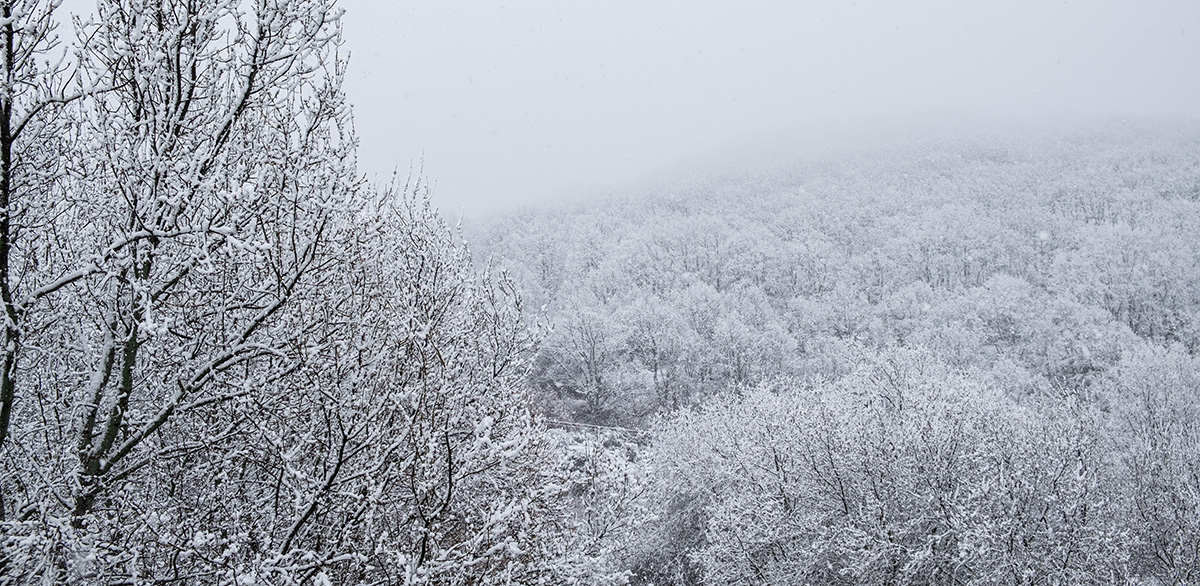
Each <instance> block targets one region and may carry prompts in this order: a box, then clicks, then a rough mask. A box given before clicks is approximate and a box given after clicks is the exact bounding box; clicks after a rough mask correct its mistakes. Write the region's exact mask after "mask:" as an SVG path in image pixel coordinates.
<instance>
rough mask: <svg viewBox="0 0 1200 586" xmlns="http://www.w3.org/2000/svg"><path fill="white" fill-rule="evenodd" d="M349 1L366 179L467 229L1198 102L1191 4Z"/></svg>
mask: <svg viewBox="0 0 1200 586" xmlns="http://www.w3.org/2000/svg"><path fill="white" fill-rule="evenodd" d="M344 7H345V8H346V10H347V13H346V16H345V19H344V32H345V36H346V47H347V49H348V50H349V51H350V52H351V55H352V57H351V64H350V69H349V73H348V75H347V80H346V84H347V91H348V93H349V97H350V100H351V102H352V103H353V104H354V105H355V113H356V120H357V130H358V133H359V136H360V138H361V149H360V154H359V157H360V159H359V160H360V165H361V168H362V170H363V171H365V172H366V173H368V174H370V175H374V176H386V175H388V174H389V173H391V172H392V171H393V170H398V171H399V172H400V173H401V174H402V175H408V174H410V173H412V174H421V175H423V176H425V177H426V178H427V179H428V180H430V181H431V182H432V183H433V185H434V186H435V187H434V198H435V201H436V202H437V203H438V204H439V205H441V206H442V207H443V208H446V209H448V211H449V210H458V211H460V212H465V213H467V214H468V215H470V214H471V213H473V212H475V211H477V210H484V209H492V208H498V207H503V206H509V205H512V204H519V203H528V202H535V201H543V200H547V199H551V198H561V197H566V196H568V195H570V194H576V193H593V192H598V191H604V190H606V189H610V188H613V187H617V186H621V185H628V184H631V183H635V182H637V181H639V180H640V179H641V178H643V177H645V176H646V175H648V174H653V173H656V172H660V171H661V170H662V169H665V168H671V167H673V166H676V165H678V164H680V163H682V162H685V161H688V160H691V159H694V158H696V157H703V156H705V155H709V154H711V153H713V152H718V151H721V150H723V149H728V148H730V145H736V144H738V143H739V142H742V141H746V140H756V139H757V138H758V137H763V136H774V137H778V136H787V135H794V136H804V135H805V134H812V133H813V132H814V129H817V128H820V129H825V130H822V132H825V131H827V129H829V128H830V127H835V128H836V127H855V128H860V129H861V128H863V127H867V128H869V127H871V126H873V125H875V124H891V123H895V122H897V121H903V120H939V119H946V118H955V119H993V120H1007V119H1020V120H1026V121H1028V120H1035V121H1036V120H1042V119H1047V120H1049V119H1061V118H1063V117H1090V116H1110V115H1119V116H1187V117H1195V116H1196V114H1197V110H1198V108H1200V75H1197V73H1198V72H1200V63H1198V62H1197V60H1198V59H1200V4H1197V3H1195V2H1187V1H1182V0H1171V1H1163V0H1153V1H1148V2H1097V1H1094V0H1087V1H1083V0H1070V1H1065V2H1045V1H1041V0H1016V1H1013V0H1007V1H1004V2H999V1H988V2H969V3H968V2H952V1H930V0H924V1H917V2H903V3H900V2H894V3H879V2H854V3H851V2H840V1H838V2H834V1H825V2H804V3H797V2H752V3H737V5H734V3H730V2H711V1H705V2H696V1H691V2H675V1H668V2H653V3H645V2H632V1H614V2H602V3H601V2H595V3H584V2H560V1H526V2H516V3H507V2H505V3H500V2H487V3H479V2H470V3H468V2H462V1H449V2H421V3H400V2H393V1H391V0H370V1H367V0H356V1H354V2H346V3H345V4H344ZM917 125H918V126H919V123H918V124H917Z"/></svg>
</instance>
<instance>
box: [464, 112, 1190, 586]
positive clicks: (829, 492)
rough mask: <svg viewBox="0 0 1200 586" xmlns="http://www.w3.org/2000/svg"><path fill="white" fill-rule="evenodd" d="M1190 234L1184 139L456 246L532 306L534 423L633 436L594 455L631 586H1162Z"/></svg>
mask: <svg viewBox="0 0 1200 586" xmlns="http://www.w3.org/2000/svg"><path fill="white" fill-rule="evenodd" d="M1197 234H1200V128H1198V127H1196V126H1195V125H1189V124H1187V123H1178V122H1175V123H1162V122H1139V123H1133V124H1130V123H1117V122H1104V121H1099V122H1096V123H1094V124H1091V125H1089V126H1086V127H1082V128H1079V127H1077V128H1073V129H1065V130H1062V131H1060V132H1055V133H1049V132H1042V133H1038V134H1034V133H1029V132H1007V133H1006V132H992V133H985V134H984V135H983V136H979V135H958V136H951V137H942V138H940V139H938V140H928V141H917V140H913V141H911V142H910V143H909V144H907V145H901V146H891V147H879V148H871V149H867V148H860V149H858V150H845V151H843V152H841V153H835V154H831V155H829V154H827V155H820V156H812V155H809V156H801V157H794V158H782V159H780V160H778V161H777V162H775V163H773V164H770V165H761V166H759V167H757V168H753V169H752V170H749V171H742V172H739V173H728V174H725V175H718V174H713V175H710V176H701V177H697V178H695V179H694V180H692V181H688V182H683V183H681V184H679V185H677V186H676V187H673V188H670V189H667V190H664V191H659V192H654V193H648V194H646V193H644V194H638V195H636V196H628V197H623V198H613V199H610V200H606V201H594V202H591V203H586V204H576V205H573V206H560V207H558V208H552V209H547V208H542V209H529V210H525V211H523V212H521V213H517V214H512V215H510V216H508V217H506V218H503V219H499V220H496V221H494V222H492V223H491V224H488V225H486V226H485V227H483V228H482V229H481V231H480V234H479V236H478V237H476V242H475V245H476V249H477V250H486V251H487V252H488V253H489V254H491V255H493V256H494V257H495V258H497V259H504V261H503V262H504V263H505V265H504V266H507V267H508V270H509V272H510V274H511V275H513V276H514V278H515V279H516V280H517V281H518V282H519V283H520V284H521V290H522V291H523V297H524V299H525V302H526V303H527V304H531V303H532V304H536V305H541V306H543V308H544V309H543V314H542V320H543V322H544V324H545V327H546V330H547V331H546V333H545V336H544V339H543V341H542V344H541V347H540V349H539V351H538V353H537V355H536V360H535V363H534V366H533V370H532V373H531V378H530V384H531V386H532V387H533V389H534V390H535V392H536V393H537V396H538V397H539V400H540V402H541V404H542V407H543V409H544V410H545V413H546V416H547V418H548V419H549V420H551V421H562V422H574V423H580V424H596V425H600V426H607V427H616V428H621V427H624V428H636V429H649V430H650V431H649V433H648V435H646V436H640V437H641V439H640V440H639V443H640V445H641V446H642V447H641V448H640V449H638V450H630V449H628V448H621V449H624V450H626V451H631V453H632V452H636V457H633V456H630V457H627V458H626V460H627V461H628V462H629V463H628V466H629V470H633V471H637V473H638V474H641V475H642V476H640V478H641V480H640V481H639V482H641V484H640V485H639V486H640V487H641V488H640V489H639V490H643V491H644V492H643V494H642V498H643V499H644V500H643V501H642V502H641V505H640V506H643V507H645V509H644V510H643V511H642V513H641V514H642V515H644V518H645V519H648V521H645V522H644V524H641V525H638V526H637V528H636V529H635V530H632V531H631V532H630V533H628V534H625V536H624V537H620V538H613V539H615V540H616V541H615V542H614V546H615V544H619V545H620V547H619V549H620V550H621V551H622V557H620V559H621V560H622V561H621V563H623V564H625V565H624V566H622V567H624V568H626V569H628V570H630V571H631V572H632V574H631V577H632V579H633V581H634V583H645V584H650V583H654V584H664V583H674V584H696V583H707V584H809V583H811V584H932V583H937V584H966V583H970V584H982V583H987V584H1084V583H1094V584H1110V583H1127V582H1139V581H1142V582H1145V583H1156V584H1158V583H1161V584H1187V583H1194V582H1195V581H1196V580H1197V579H1200V573H1198V572H1200V569H1198V568H1200V443H1198V441H1200V425H1198V424H1200V419H1198V418H1197V417H1198V415H1200V386H1198V385H1200V370H1198V368H1200V362H1198V360H1197V357H1196V350H1197V347H1198V344H1200V272H1198V271H1197V270H1196V267H1197V266H1200V238H1197V236H1196V235H1197ZM481 244H485V245H486V246H481ZM607 433H616V432H615V431H613V430H610V431H609V432H607ZM619 437H621V435H620V434H617V435H615V436H613V438H611V441H614V442H615V439H616V438H619ZM626 473H632V472H628V471H627V472H626Z"/></svg>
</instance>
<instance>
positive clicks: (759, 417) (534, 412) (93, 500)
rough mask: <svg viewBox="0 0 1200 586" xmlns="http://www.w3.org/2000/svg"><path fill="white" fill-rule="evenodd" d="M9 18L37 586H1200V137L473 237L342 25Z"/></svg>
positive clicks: (700, 192) (6, 548)
mask: <svg viewBox="0 0 1200 586" xmlns="http://www.w3.org/2000/svg"><path fill="white" fill-rule="evenodd" d="M60 6H61V3H59V2H57V1H52V0H11V1H8V0H0V38H3V39H4V41H5V42H4V43H0V53H2V54H3V59H0V67H2V68H3V73H4V75H0V306H2V308H3V312H4V316H5V321H4V344H3V345H2V346H0V365H2V366H0V585H3V586H8V585H10V584H58V583H66V584H98V585H99V584H103V585H117V584H121V585H141V584H189V585H191V584H214V585H216V584H219V585H230V586H248V585H252V584H281V585H301V584H303V585H306V586H307V585H312V584H316V585H319V586H320V585H328V584H339V585H341V584H363V585H367V584H404V585H412V586H416V585H466V584H471V585H475V584H594V585H609V584H611V585H616V584H643V585H650V584H657V585H664V584H713V585H715V584H764V585H765V584H845V585H859V584H862V585H868V584H870V585H876V584H878V585H884V584H887V585H895V584H914V585H915V584H945V585H958V584H1021V585H1025V584H1029V585H1034V584H1037V585H1042V584H1045V585H1057V584H1194V583H1196V582H1197V581H1200V571H1198V570H1197V568H1198V567H1200V358H1198V357H1197V356H1196V350H1197V346H1198V345H1200V287H1198V285H1200V282H1197V281H1198V279H1200V276H1198V275H1200V272H1198V271H1197V270H1196V269H1195V267H1197V266H1200V263H1198V262H1197V261H1200V239H1198V238H1196V234H1197V233H1198V232H1197V230H1196V229H1197V228H1198V227H1200V128H1197V127H1196V126H1194V125H1191V124H1190V123H1183V122H1135V123H1133V124H1118V123H1106V122H1097V123H1094V124H1091V125H1090V126H1087V129H1086V130H1078V129H1075V130H1070V131H1062V132H1058V133H1039V134H1036V135H1035V134H1029V133H1023V132H1007V133H1006V132H993V133H985V134H974V133H963V134H959V135H955V136H952V137H948V138H940V139H937V140H926V141H917V140H912V141H907V142H905V141H901V142H902V143H904V144H897V145H894V146H889V147H881V146H875V147H861V148H858V149H857V150H853V149H851V150H844V151H828V152H824V153H813V152H806V153H803V154H800V155H796V156H784V157H780V158H778V159H776V161H775V162H774V163H771V164H764V165H759V166H756V167H749V169H751V170H746V171H741V172H737V173H717V172H712V173H701V174H697V175H696V176H694V177H692V178H689V179H687V180H681V181H679V182H676V183H674V184H671V185H670V186H668V187H663V188H661V189H656V190H653V191H651V192H649V193H639V194H637V195H636V196H629V197H613V198H610V199H604V200H594V201H590V202H580V203H575V204H572V205H561V206H546V207H543V208H538V209H530V210H526V211H523V212H520V213H514V214H511V215H507V216H504V217H500V218H496V219H494V220H492V221H489V222H487V223H485V224H479V225H472V226H468V227H466V228H461V229H456V228H452V227H450V226H449V225H448V224H447V223H446V222H445V221H444V220H443V219H442V217H441V215H440V214H439V213H438V211H437V210H435V209H434V208H433V206H432V205H431V204H430V199H429V197H430V196H429V191H428V190H427V189H426V187H424V183H423V181H424V179H423V178H412V179H410V180H408V181H407V182H406V181H403V180H401V181H393V182H389V183H373V182H370V181H367V180H366V179H364V178H363V177H362V176H361V175H360V174H359V171H358V169H357V165H356V150H355V149H356V144H357V141H356V139H355V134H354V121H353V119H352V116H351V110H350V106H349V104H348V103H347V101H346V98H345V95H344V93H343V91H342V86H341V84H342V79H343V77H344V74H345V67H346V61H345V59H344V56H343V55H342V54H341V53H339V43H340V25H339V20H338V19H339V15H340V12H339V10H338V9H337V7H336V6H335V3H334V2H333V0H271V1H260V2H238V1H226V0H186V1H185V0H99V1H98V2H97V3H96V6H97V14H96V15H95V18H90V19H89V18H79V19H75V20H73V21H71V22H70V23H68V24H62V23H63V22H65V20H64V19H62V18H61V14H60V13H59V11H60V10H61V8H60Z"/></svg>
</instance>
